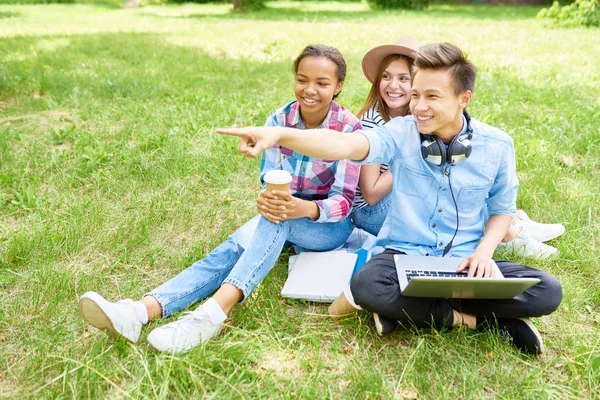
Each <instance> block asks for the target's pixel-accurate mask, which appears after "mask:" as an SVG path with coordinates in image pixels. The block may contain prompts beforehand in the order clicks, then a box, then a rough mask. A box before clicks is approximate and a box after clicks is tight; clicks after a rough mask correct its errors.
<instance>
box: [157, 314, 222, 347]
mask: <svg viewBox="0 0 600 400" xmlns="http://www.w3.org/2000/svg"><path fill="white" fill-rule="evenodd" d="M222 328H223V324H215V323H214V322H213V321H212V320H211V319H210V316H209V315H208V313H207V312H206V310H205V309H204V308H203V306H200V307H198V308H197V309H196V310H195V311H193V312H190V313H187V314H186V315H184V316H183V317H181V318H179V319H178V320H177V321H175V322H171V323H169V324H166V325H164V326H161V327H159V328H156V329H154V330H153V331H152V332H150V334H149V335H148V342H149V343H150V344H151V345H152V347H154V348H155V349H156V350H160V351H166V352H169V353H186V352H187V351H189V350H191V349H193V348H194V347H196V346H198V345H199V344H200V343H203V342H206V341H207V340H209V339H211V338H213V337H215V336H217V335H218V334H219V333H220V332H221V329H222Z"/></svg>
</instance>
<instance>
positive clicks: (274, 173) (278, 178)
mask: <svg viewBox="0 0 600 400" xmlns="http://www.w3.org/2000/svg"><path fill="white" fill-rule="evenodd" d="M291 181H292V175H291V174H290V173H289V172H288V171H284V170H282V169H272V170H270V171H267V173H266V174H265V182H269V183H273V184H275V185H283V184H286V183H290V182H291Z"/></svg>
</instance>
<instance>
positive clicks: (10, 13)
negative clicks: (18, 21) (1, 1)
mask: <svg viewBox="0 0 600 400" xmlns="http://www.w3.org/2000/svg"><path fill="white" fill-rule="evenodd" d="M20 16H21V13H19V12H14V11H0V19H6V18H16V17H20Z"/></svg>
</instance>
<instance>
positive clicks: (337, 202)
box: [260, 101, 361, 222]
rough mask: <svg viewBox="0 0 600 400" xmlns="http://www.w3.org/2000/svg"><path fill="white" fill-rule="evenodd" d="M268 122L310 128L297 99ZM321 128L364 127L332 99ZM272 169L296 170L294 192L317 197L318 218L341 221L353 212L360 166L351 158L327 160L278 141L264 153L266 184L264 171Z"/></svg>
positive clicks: (274, 114) (350, 130) (272, 115)
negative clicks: (305, 122) (282, 144)
mask: <svg viewBox="0 0 600 400" xmlns="http://www.w3.org/2000/svg"><path fill="white" fill-rule="evenodd" d="M265 126H282V127H288V128H297V129H306V126H305V125H304V122H303V121H302V119H301V117H300V105H299V104H298V102H297V101H292V102H291V103H289V104H287V105H285V106H283V107H281V108H280V109H278V110H276V111H275V112H274V113H273V114H271V115H270V116H269V118H267V122H266V123H265ZM318 128H328V129H333V130H336V131H339V132H354V131H357V130H359V129H361V126H360V123H359V121H358V119H357V118H356V117H355V116H354V115H352V113H350V112H349V111H348V110H346V109H345V108H344V107H342V106H340V105H339V104H336V103H334V102H331V106H330V108H329V113H328V114H327V117H326V118H325V120H324V121H323V122H322V123H321V125H319V126H318ZM272 169H284V170H286V171H289V172H290V173H291V174H292V182H291V184H290V190H291V193H292V195H293V196H295V197H298V198H301V199H304V200H310V201H314V202H315V203H316V204H317V206H318V207H319V211H320V216H319V219H318V220H316V222H337V221H341V220H343V219H344V218H346V217H347V216H348V214H350V210H351V209H352V203H353V201H354V194H355V190H356V185H357V184H358V174H359V170H360V167H359V166H358V165H357V164H355V163H353V162H351V161H349V160H339V161H336V160H324V159H318V158H312V157H307V156H305V155H304V154H301V153H298V152H297V151H294V150H292V149H288V148H286V147H283V146H280V145H278V144H276V145H275V146H273V147H272V148H270V149H269V150H266V151H265V152H264V153H263V156H262V161H261V164H260V181H261V183H262V185H263V189H264V188H265V182H264V175H265V173H266V172H267V171H269V170H272Z"/></svg>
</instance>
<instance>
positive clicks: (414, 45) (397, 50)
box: [362, 35, 421, 83]
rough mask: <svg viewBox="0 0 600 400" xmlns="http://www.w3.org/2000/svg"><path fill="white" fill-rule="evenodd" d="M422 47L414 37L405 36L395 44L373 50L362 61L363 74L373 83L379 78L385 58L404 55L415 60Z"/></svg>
mask: <svg viewBox="0 0 600 400" xmlns="http://www.w3.org/2000/svg"><path fill="white" fill-rule="evenodd" d="M420 46H421V45H420V44H419V42H418V41H417V39H415V38H414V37H412V36H409V35H403V36H401V37H400V39H398V40H397V41H396V43H394V44H384V45H382V46H377V47H374V48H372V49H371V50H369V51H368V52H367V54H365V56H364V57H363V59H362V68H363V73H364V74H365V76H366V77H367V79H368V80H369V82H371V83H373V82H374V81H375V78H376V77H377V70H378V69H379V65H381V62H382V61H383V59H384V58H386V57H387V56H389V55H391V54H402V55H405V56H408V57H410V58H415V53H416V52H417V50H418V49H419V47H420Z"/></svg>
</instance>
